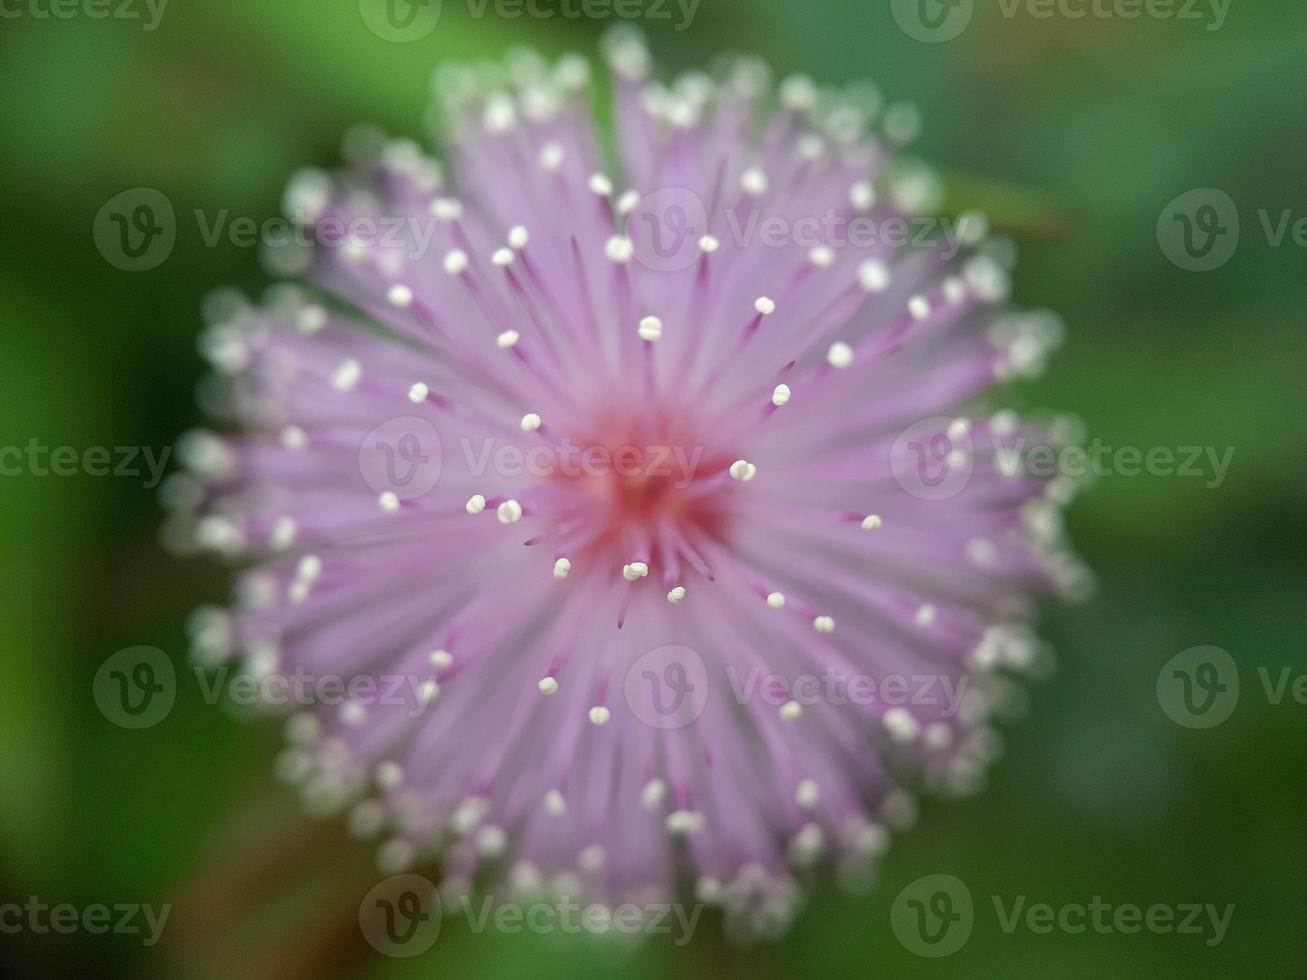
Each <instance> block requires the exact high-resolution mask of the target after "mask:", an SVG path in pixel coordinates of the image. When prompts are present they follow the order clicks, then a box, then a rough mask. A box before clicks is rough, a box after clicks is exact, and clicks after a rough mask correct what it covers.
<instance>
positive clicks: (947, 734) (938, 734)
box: [925, 721, 953, 749]
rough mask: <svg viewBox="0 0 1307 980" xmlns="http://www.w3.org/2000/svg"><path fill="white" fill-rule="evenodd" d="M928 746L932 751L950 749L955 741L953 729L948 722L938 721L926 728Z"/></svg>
mask: <svg viewBox="0 0 1307 980" xmlns="http://www.w3.org/2000/svg"><path fill="white" fill-rule="evenodd" d="M925 735H926V745H927V747H928V748H932V749H945V748H948V746H949V743H950V742H952V741H953V729H951V728H950V727H949V726H948V723H947V722H942V721H937V722H933V723H932V724H929V725H927V726H926V732H925Z"/></svg>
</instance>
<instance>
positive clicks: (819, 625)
mask: <svg viewBox="0 0 1307 980" xmlns="http://www.w3.org/2000/svg"><path fill="white" fill-rule="evenodd" d="M812 628H813V629H815V630H816V631H817V632H818V633H834V632H835V620H834V619H833V618H832V617H830V616H818V617H817V618H816V619H814V620H813V621H812Z"/></svg>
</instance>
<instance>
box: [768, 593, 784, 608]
mask: <svg viewBox="0 0 1307 980" xmlns="http://www.w3.org/2000/svg"><path fill="white" fill-rule="evenodd" d="M767 605H768V606H770V607H771V608H772V609H784V608H785V593H784V592H769V593H768V594H767Z"/></svg>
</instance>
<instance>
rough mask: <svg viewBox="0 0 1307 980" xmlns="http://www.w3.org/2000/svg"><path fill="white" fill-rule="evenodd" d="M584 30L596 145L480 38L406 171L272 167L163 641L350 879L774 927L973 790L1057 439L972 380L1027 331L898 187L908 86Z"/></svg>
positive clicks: (1020, 622) (395, 164)
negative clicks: (275, 174)
mask: <svg viewBox="0 0 1307 980" xmlns="http://www.w3.org/2000/svg"><path fill="white" fill-rule="evenodd" d="M605 53H606V55H607V58H608V61H609V63H610V66H611V68H612V71H613V85H612V88H613V115H614V126H613V134H614V137H613V142H614V143H615V149H614V150H612V151H611V152H605V150H604V149H603V148H602V147H603V146H604V143H605V141H604V139H603V138H601V135H600V133H601V131H600V130H597V129H596V128H595V124H594V120H593V117H592V114H591V110H590V106H589V100H590V80H589V68H588V65H587V63H586V62H585V61H584V60H582V59H581V58H579V57H576V56H570V57H566V58H564V59H562V60H561V61H560V62H558V63H557V64H553V65H551V64H547V63H546V62H545V61H544V60H543V59H541V58H539V57H537V56H535V55H532V54H529V53H518V54H515V55H514V56H513V57H511V58H510V59H509V61H508V63H507V65H505V66H488V67H484V68H475V69H473V68H463V69H453V70H444V71H442V72H441V73H439V74H438V76H437V89H438V92H439V94H440V96H441V99H442V106H441V108H442V110H443V113H442V115H443V119H442V124H441V130H442V133H443V136H444V139H443V146H444V151H445V152H444V162H443V163H441V162H437V161H436V160H435V159H434V158H432V157H428V156H426V155H424V153H423V152H422V151H421V150H420V149H419V148H418V147H417V145H416V144H414V143H412V142H409V141H404V140H388V139H386V138H384V137H383V136H382V135H381V134H379V133H377V132H375V131H373V130H370V129H361V130H357V131H355V132H352V133H351V134H350V136H349V137H348V139H347V140H346V145H345V151H346V156H347V158H348V159H349V167H348V169H347V170H345V171H344V172H342V173H340V174H330V175H329V174H327V173H324V172H320V171H303V172H301V173H299V174H297V175H296V176H295V178H294V179H293V180H292V182H291V185H290V187H289V189H288V191H287V195H286V210H287V213H288V216H289V218H290V219H291V222H292V225H291V230H292V232H293V234H290V235H288V236H282V237H283V240H281V241H278V242H270V244H269V251H268V254H269V260H270V262H271V264H272V266H273V267H274V268H275V269H276V270H277V271H278V272H281V273H285V274H287V275H288V276H290V277H291V278H294V279H296V280H298V281H299V283H300V284H299V285H295V286H281V287H277V288H276V289H274V290H273V291H272V292H270V294H269V295H268V297H267V299H266V301H265V302H263V303H261V304H258V305H256V304H253V303H249V302H247V301H245V300H243V299H240V298H239V297H235V296H233V295H231V294H227V293H223V294H219V295H217V296H215V297H214V298H213V299H212V300H211V301H210V302H209V303H208V307H207V311H206V312H207V316H208V319H209V321H210V326H209V328H208V329H207V331H206V332H205V334H204V339H203V345H202V346H203V350H204V352H205V353H206V355H207V356H208V357H209V358H210V360H211V361H212V362H213V364H214V366H215V368H216V373H215V375H214V377H213V379H211V381H210V382H209V383H208V385H207V386H206V388H205V389H204V391H203V394H204V398H205V401H206V404H207V405H208V406H210V407H211V408H212V410H213V411H214V412H215V413H216V414H218V415H220V416H221V417H222V418H223V419H224V421H225V422H226V423H228V424H227V425H226V432H227V434H223V435H218V434H214V433H193V434H192V435H191V436H189V437H188V439H187V441H186V446H185V453H184V455H185V458H186V461H187V464H188V467H189V471H190V472H189V473H188V474H183V475H180V476H178V477H176V478H174V480H173V481H172V482H171V483H170V485H169V491H168V502H169V503H170V505H171V506H172V507H173V509H174V511H175V513H174V516H173V519H172V524H171V525H170V527H171V536H172V540H174V541H175V542H177V543H179V544H182V545H187V544H189V545H192V546H195V547H200V548H204V549H207V550H212V551H216V552H218V553H219V554H222V555H224V556H227V557H229V558H232V559H234V560H238V561H239V562H240V563H241V565H242V566H243V570H242V571H241V572H240V579H239V588H238V594H237V599H236V601H235V603H234V604H233V607H232V608H231V609H230V610H218V609H216V608H206V609H203V610H201V611H200V612H199V613H198V614H197V615H196V617H195V619H194V621H193V624H192V634H193V638H194V641H195V646H196V651H197V655H198V656H199V657H201V658H202V659H203V660H204V661H205V662H206V663H230V664H232V665H234V666H235V668H236V669H237V670H239V671H241V672H242V673H244V674H248V675H250V678H251V679H252V680H253V681H255V682H257V685H258V690H259V692H260V698H261V699H262V700H263V701H264V702H266V703H267V704H268V705H270V706H272V707H275V708H280V709H282V710H284V711H286V713H287V714H288V719H289V720H288V728H287V735H288V740H289V746H288V748H287V749H286V750H285V752H284V754H283V756H282V758H281V763H280V765H281V770H282V774H283V775H284V776H285V777H286V778H287V779H288V780H290V781H292V782H294V783H296V784H297V785H298V786H299V787H300V788H301V790H302V793H303V796H304V799H305V801H306V803H307V804H308V806H309V807H310V808H311V809H312V810H313V811H314V812H318V813H323V814H331V813H336V812H345V813H348V818H349V823H350V826H351V828H352V830H353V831H354V832H356V833H357V834H358V835H360V836H363V837H367V838H373V839H375V840H376V841H377V843H378V848H379V851H378V853H379V861H380V864H381V867H382V870H383V871H386V872H388V873H392V872H398V871H400V870H404V869H407V868H410V867H428V866H435V865H438V866H439V873H440V874H441V875H442V880H443V881H444V886H443V887H444V889H445V892H446V894H447V895H457V894H460V893H463V892H467V891H468V890H469V889H473V888H476V889H482V890H484V891H485V892H486V893H488V894H490V895H492V896H494V897H495V898H496V899H501V900H518V899H521V898H523V897H525V896H531V895H536V894H555V895H557V894H566V895H574V896H577V897H578V898H580V899H583V900H586V901H593V902H600V903H615V902H619V901H630V900H636V899H640V900H645V901H649V900H662V901H671V900H672V899H673V898H675V897H676V896H678V895H681V896H684V895H690V896H693V900H697V901H702V902H704V903H708V904H715V905H720V906H722V907H723V909H724V910H725V912H726V914H727V921H728V923H730V924H732V925H733V926H736V927H738V928H740V929H741V930H744V931H747V932H752V933H760V932H761V933H768V932H775V931H778V930H780V929H783V928H784V926H785V924H786V923H787V922H788V921H789V919H790V917H791V915H792V914H793V910H794V908H795V907H796V903H797V900H798V897H799V895H800V894H801V893H802V888H801V887H800V886H801V885H802V883H803V882H804V881H805V880H806V879H809V878H811V877H813V876H815V875H819V874H820V873H821V872H822V870H823V869H833V870H834V872H835V873H836V875H837V877H838V878H839V879H840V880H842V881H844V882H846V883H848V884H850V885H854V884H857V883H859V882H864V881H866V880H867V879H868V878H869V877H870V875H871V873H872V871H873V870H874V866H875V862H876V860H877V858H878V857H879V856H880V855H881V854H882V852H883V851H884V849H885V847H886V846H887V843H888V839H889V834H890V831H891V830H895V829H899V828H902V827H905V826H906V825H908V824H909V823H911V821H912V819H913V815H914V811H915V804H914V794H915V793H916V792H917V791H918V790H933V791H937V792H943V793H951V794H957V793H964V792H971V791H974V790H976V789H977V788H978V787H979V785H980V783H981V780H982V778H983V772H984V769H985V766H986V764H987V763H988V762H989V761H990V760H992V759H993V758H994V757H995V755H996V753H997V750H998V739H997V735H996V734H995V732H994V731H993V729H992V728H991V727H990V719H991V718H992V717H993V715H994V714H995V713H996V712H998V711H1000V710H1001V709H1002V708H1003V707H1004V706H1005V705H1007V704H1009V703H1010V702H1012V701H1013V692H1014V681H1013V680H1012V679H1011V678H1010V677H1009V676H1008V675H1009V674H1010V673H1012V672H1013V671H1020V670H1023V669H1033V668H1037V667H1038V666H1039V665H1040V664H1041V663H1042V662H1043V661H1044V659H1045V653H1044V651H1043V648H1042V646H1041V645H1040V644H1039V642H1038V641H1037V640H1036V639H1035V637H1034V635H1033V633H1032V632H1031V628H1030V625H1029V624H1030V620H1031V617H1032V613H1033V598H1034V597H1035V595H1036V594H1037V593H1039V592H1041V591H1046V590H1049V589H1056V590H1061V591H1077V590H1078V589H1079V588H1081V587H1082V586H1083V583H1084V580H1085V577H1086V575H1085V572H1084V570H1083V569H1082V567H1081V566H1080V564H1079V563H1078V562H1077V560H1076V559H1075V558H1074V557H1072V556H1071V555H1070V554H1069V552H1067V551H1066V549H1065V546H1064V544H1063V542H1062V535H1061V529H1060V519H1059V514H1060V507H1061V506H1062V505H1063V504H1065V503H1066V502H1068V501H1069V499H1070V496H1071V487H1070V485H1069V482H1068V481H1067V480H1066V479H1064V478H1060V477H1056V478H1052V479H1049V478H1047V477H1044V478H1037V477H1035V476H1032V475H1030V473H1029V472H1027V468H1026V467H1025V466H1024V465H1023V459H1024V458H1025V457H1024V454H1025V453H1026V452H1027V450H1028V449H1029V447H1031V446H1035V445H1048V444H1050V443H1051V442H1056V441H1057V440H1058V439H1059V438H1060V437H1061V435H1060V430H1061V429H1063V428H1065V426H1064V425H1063V424H1062V423H1060V422H1057V421H1042V422H1040V421H1027V420H1023V419H1021V418H1020V417H1018V416H1017V415H1016V413H1014V412H1013V411H1011V410H1006V409H999V410H996V409H995V407H994V406H992V405H990V404H989V403H988V402H987V399H988V398H989V397H990V393H991V392H992V390H993V389H994V388H995V387H996V386H998V385H1000V384H1002V383H1003V382H1005V381H1007V380H1008V379H1012V378H1019V377H1023V376H1026V375H1029V374H1032V373H1035V372H1037V371H1038V370H1039V369H1040V367H1041V366H1042V363H1043V360H1044V356H1045V354H1046V353H1047V351H1048V349H1049V348H1050V347H1051V346H1053V344H1054V343H1055V341H1056V339H1057V334H1058V330H1057V325H1056V321H1055V319H1054V318H1052V317H1051V316H1050V315H1048V314H1045V313H1038V314H1028V313H1017V312H1013V311H1012V310H1011V309H1010V308H1009V307H1008V306H1007V305H1006V300H1007V294H1008V280H1007V272H1006V269H1007V265H1008V264H1009V261H1008V260H1009V257H1010V251H1011V249H1010V247H1009V246H1007V244H1006V243H1004V242H1002V241H1000V240H996V239H994V238H992V237H991V236H990V235H989V233H988V230H987V228H986V223H985V221H984V220H983V218H982V217H981V216H979V215H976V214H968V215H964V216H963V218H961V219H958V220H956V221H951V222H950V221H946V220H939V221H933V220H931V219H927V218H925V217H923V216H922V215H923V213H924V211H925V210H926V209H928V208H929V207H930V206H931V204H932V201H931V199H932V197H933V196H935V188H936V182H935V181H934V180H933V178H932V177H931V176H930V175H929V173H928V172H927V171H926V170H925V169H924V168H923V167H922V166H921V165H919V164H909V163H907V162H905V161H904V160H903V158H902V154H901V153H900V149H901V146H902V144H903V143H905V142H906V141H907V140H908V139H909V138H910V137H911V136H912V134H913V130H914V129H915V128H916V119H915V115H914V113H913V111H912V110H911V109H910V107H906V106H901V105H891V106H889V107H884V108H883V107H881V106H880V104H879V97H878V95H877V93H876V92H875V90H874V89H872V88H871V87H870V86H865V85H863V86H857V87H854V88H851V89H849V90H847V91H843V92H834V91H827V90H824V89H819V88H818V87H817V86H815V85H814V84H813V83H812V82H811V81H809V80H807V79H805V78H800V77H795V78H790V79H787V80H786V81H785V82H784V83H783V84H782V85H781V86H780V88H779V100H778V103H779V104H777V105H775V106H774V107H773V105H772V103H773V101H774V100H773V98H772V91H773V90H772V87H771V85H770V83H769V80H768V74H767V71H766V69H765V67H764V66H762V65H761V64H760V63H758V62H756V61H753V60H749V59H736V60H733V61H730V62H727V63H724V64H723V65H721V66H720V68H719V69H718V70H717V71H715V72H714V73H713V74H711V75H710V74H706V73H697V72H696V73H689V74H687V75H684V76H683V77H681V78H679V79H677V80H675V81H674V82H670V83H667V84H662V83H659V82H656V81H653V80H651V65H650V59H649V56H648V54H647V52H646V50H645V48H644V47H643V45H642V43H641V42H640V41H639V39H638V38H637V37H635V36H634V35H631V34H626V33H615V34H613V35H611V36H610V37H609V39H608V41H607V42H606V48H605ZM905 230H906V231H905ZM274 246H275V247H274Z"/></svg>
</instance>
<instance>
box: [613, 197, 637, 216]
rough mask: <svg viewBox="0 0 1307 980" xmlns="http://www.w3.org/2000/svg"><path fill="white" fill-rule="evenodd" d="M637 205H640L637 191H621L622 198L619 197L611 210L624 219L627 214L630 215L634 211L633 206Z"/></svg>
mask: <svg viewBox="0 0 1307 980" xmlns="http://www.w3.org/2000/svg"><path fill="white" fill-rule="evenodd" d="M639 203H640V192H639V191H623V192H622V196H621V197H619V198H618V199H617V203H616V204H614V205H613V209H614V210H615V211H616V212H617V214H618V215H619V216H620V217H623V218H625V217H626V216H627V215H628V214H630V213H631V212H632V211H634V210H635V206H636V205H637V204H639Z"/></svg>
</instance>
